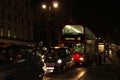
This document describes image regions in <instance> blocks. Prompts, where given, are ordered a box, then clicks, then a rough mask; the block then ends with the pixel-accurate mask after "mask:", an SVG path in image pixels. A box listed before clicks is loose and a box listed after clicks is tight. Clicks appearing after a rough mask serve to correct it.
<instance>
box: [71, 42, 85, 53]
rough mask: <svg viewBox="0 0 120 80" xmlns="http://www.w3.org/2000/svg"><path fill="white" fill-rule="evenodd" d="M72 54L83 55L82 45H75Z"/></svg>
mask: <svg viewBox="0 0 120 80" xmlns="http://www.w3.org/2000/svg"><path fill="white" fill-rule="evenodd" d="M73 53H81V54H84V44H82V43H79V44H75V45H74V46H73Z"/></svg>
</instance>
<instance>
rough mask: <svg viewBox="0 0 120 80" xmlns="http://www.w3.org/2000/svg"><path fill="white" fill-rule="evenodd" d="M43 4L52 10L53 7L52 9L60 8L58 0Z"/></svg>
mask: <svg viewBox="0 0 120 80" xmlns="http://www.w3.org/2000/svg"><path fill="white" fill-rule="evenodd" d="M41 6H42V9H47V8H48V10H49V11H50V10H51V8H52V9H56V8H58V7H59V4H58V2H57V1H55V2H52V4H46V3H43V4H42V5H41Z"/></svg>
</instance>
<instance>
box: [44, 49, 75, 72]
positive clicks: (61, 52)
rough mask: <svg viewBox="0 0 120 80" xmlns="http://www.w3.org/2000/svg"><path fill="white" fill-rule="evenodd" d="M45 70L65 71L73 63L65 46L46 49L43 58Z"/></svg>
mask: <svg viewBox="0 0 120 80" xmlns="http://www.w3.org/2000/svg"><path fill="white" fill-rule="evenodd" d="M45 62H46V68H47V70H50V69H52V70H53V72H65V71H66V70H67V69H69V68H70V67H72V66H73V65H74V62H73V58H72V55H71V51H70V50H69V49H68V48H67V47H53V48H50V49H49V50H48V53H47V54H46V58H45Z"/></svg>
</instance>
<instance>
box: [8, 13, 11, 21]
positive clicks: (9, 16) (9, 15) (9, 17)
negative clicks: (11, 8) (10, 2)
mask: <svg viewBox="0 0 120 80" xmlns="http://www.w3.org/2000/svg"><path fill="white" fill-rule="evenodd" d="M8 20H9V21H11V13H9V14H8Z"/></svg>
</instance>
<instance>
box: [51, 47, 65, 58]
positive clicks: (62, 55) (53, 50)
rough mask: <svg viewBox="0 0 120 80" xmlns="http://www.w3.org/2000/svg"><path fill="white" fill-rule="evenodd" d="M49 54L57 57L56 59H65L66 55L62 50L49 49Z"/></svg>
mask: <svg viewBox="0 0 120 80" xmlns="http://www.w3.org/2000/svg"><path fill="white" fill-rule="evenodd" d="M50 54H52V55H54V56H57V57H65V56H66V55H67V50H66V49H64V48H59V49H51V50H50Z"/></svg>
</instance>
